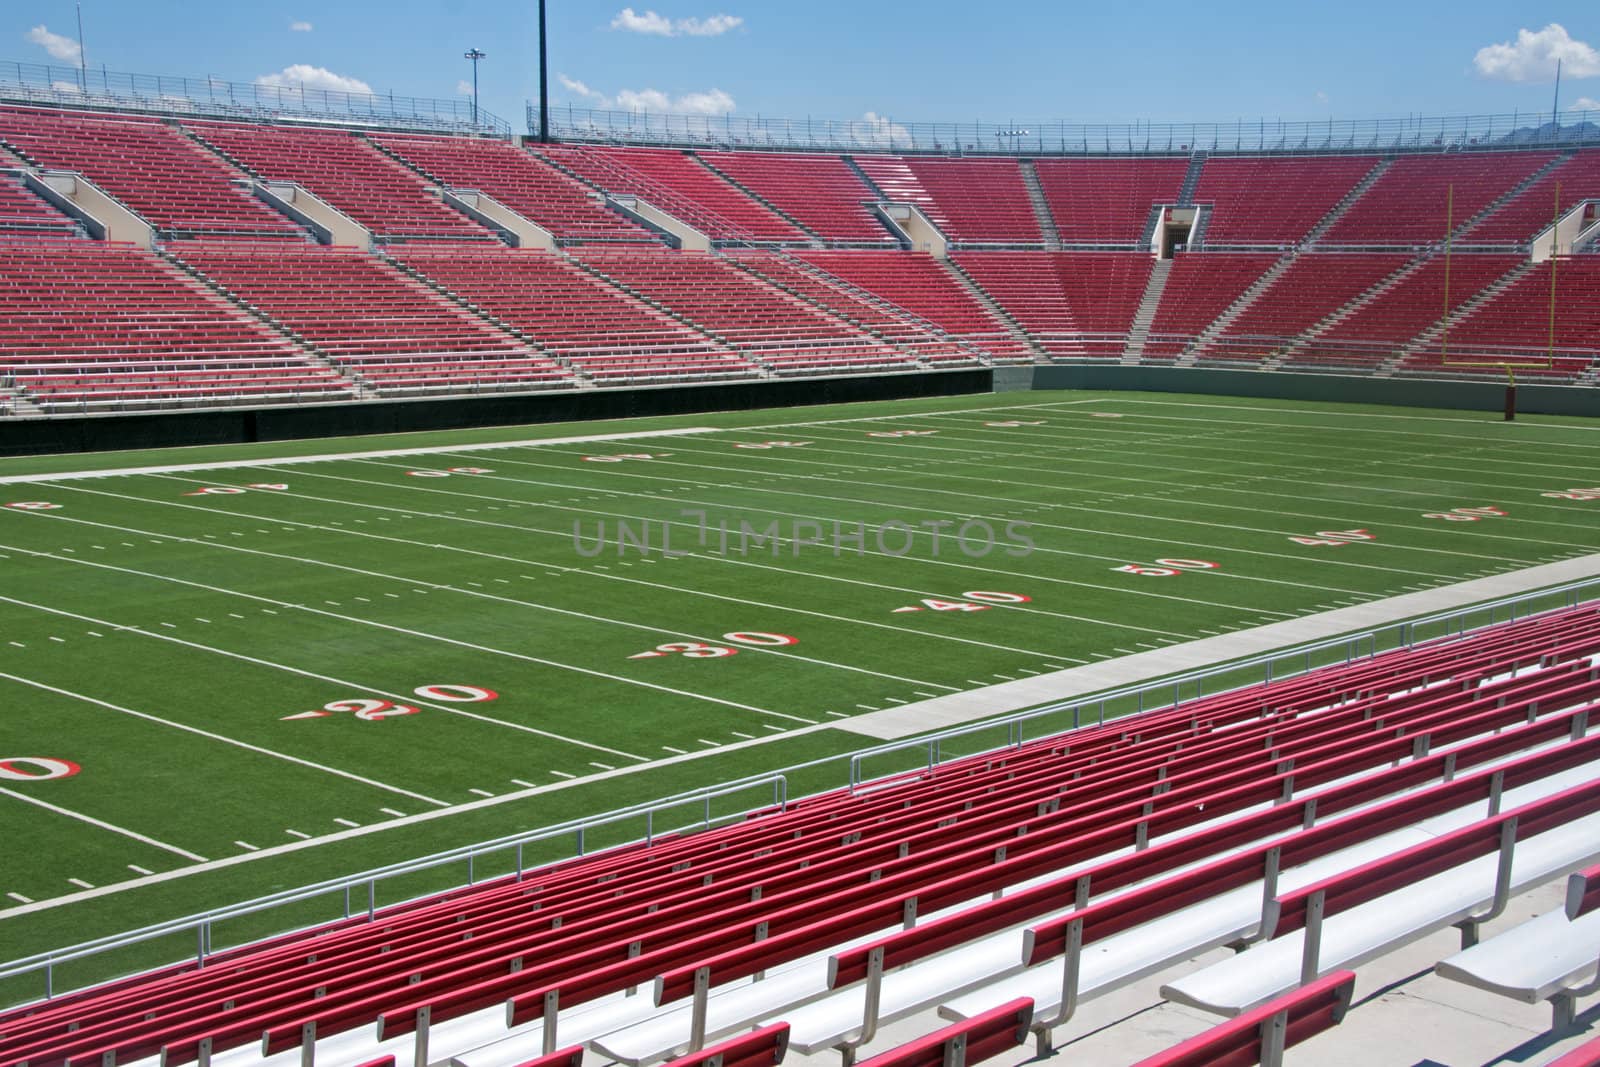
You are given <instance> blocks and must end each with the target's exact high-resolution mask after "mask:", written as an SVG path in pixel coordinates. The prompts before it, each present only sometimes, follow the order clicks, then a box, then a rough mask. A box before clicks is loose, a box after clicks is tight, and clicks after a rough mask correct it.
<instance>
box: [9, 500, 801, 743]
mask: <svg viewBox="0 0 1600 1067" xmlns="http://www.w3.org/2000/svg"><path fill="white" fill-rule="evenodd" d="M17 514H23V513H21V512H18V513H17ZM29 514H34V515H48V514H51V513H50V512H31V513H29ZM80 521H81V520H80ZM91 525H101V524H99V523H93V524H91ZM169 539H171V540H174V541H193V540H194V539H192V538H169ZM194 543H196V544H208V543H209V542H206V541H194ZM6 547H11V549H12V551H15V552H20V553H22V554H24V555H29V556H35V557H38V558H40V559H53V560H56V561H58V562H61V563H71V564H75V565H77V566H81V567H94V568H97V569H99V570H107V571H115V572H117V573H120V574H131V575H134V576H135V577H139V578H149V579H152V580H154V581H158V582H169V583H171V584H173V585H181V586H187V587H189V588H192V589H203V590H205V591H206V592H208V593H216V594H218V595H219V596H231V597H238V598H240V599H242V600H251V601H255V602H257V603H261V604H272V605H274V606H275V607H278V608H285V609H289V610H292V611H301V612H305V613H306V614H308V615H321V616H324V617H326V618H330V619H336V620H338V621H339V622H343V623H350V624H353V625H356V626H367V627H371V628H373V629H377V630H385V631H388V632H389V633H397V634H404V635H405V636H407V637H416V638H420V639H422V640H425V641H436V642H438V643H440V644H445V645H451V646H454V647H456V648H464V649H467V650H469V651H472V652H482V653H486V654H488V655H493V656H504V657H506V658H507V659H514V660H519V661H521V662H524V663H537V664H539V665H540V666H543V667H551V668H554V669H555V670H560V671H569V672H571V673H574V674H582V675H586V676H588V677H591V678H604V679H605V680H607V681H611V682H620V683H622V684H623V685H628V686H635V687H638V688H640V689H652V690H655V691H658V692H663V693H671V694H673V695H674V696H681V697H688V698H689V699H691V700H699V701H703V702H705V703H708V704H719V705H722V706H723V707H729V708H736V709H738V710H740V711H750V712H755V713H756V714H758V715H771V716H773V717H775V718H780V719H788V720H790V721H792V722H801V723H808V722H810V721H811V720H810V719H805V718H802V717H800V716H798V715H790V714H788V713H786V712H781V711H773V710H771V709H770V708H759V707H756V706H755V705H753V704H741V703H739V702H738V701H735V700H724V699H723V698H721V697H714V696H706V695H705V694H703V693H691V692H688V691H687V690H683V689H674V688H673V687H672V686H668V685H660V684H658V683H656V682H645V681H640V680H639V679H637V678H625V677H623V676H622V675H618V674H611V673H609V672H607V671H600V670H595V669H593V668H591V667H579V666H576V665H574V664H570V663H561V662H559V661H557V660H550V659H544V658H543V657H540V656H530V655H527V654H525V653H522V652H512V651H510V650H508V649H502V648H494V647H492V646H489V645H480V644H477V643H476V642H473V641H465V640H462V639H460V638H456V637H447V636H445V635H443V634H435V633H429V632H427V631H425V630H414V629H411V628H409V627H406V626H396V625H394V624H392V623H386V622H379V621H377V620H375V619H363V618H360V617H359V616H355V615H343V614H340V613H339V612H337V611H328V610H326V609H325V608H314V607H311V606H310V605H308V604H294V603H291V602H289V601H287V600H278V599H276V598H274V597H267V596H260V595H258V594H256V593H246V592H242V591H240V590H237V589H226V588H223V587H222V586H217V585H210V584H207V583H205V582H195V581H190V580H189V579H187V578H175V577H173V576H172V575H169V574H158V573H156V572H154V571H142V570H139V569H137V568H135V567H118V566H115V565H113V564H108V563H97V562H95V561H93V560H87V559H75V558H73V557H71V556H61V555H57V554H55V553H53V552H35V551H33V550H31V549H26V548H20V547H15V546H6ZM436 588H440V589H445V588H449V587H447V586H438V587H436ZM560 740H569V741H570V740H571V739H570V738H561V739H560ZM572 743H573V744H582V745H584V747H586V748H593V749H599V750H601V751H606V752H611V753H612V754H614V755H619V756H626V757H627V758H629V759H642V758H643V757H642V756H637V755H634V754H633V753H630V752H622V751H619V750H617V749H609V748H604V746H601V745H594V744H589V743H587V742H578V741H573V742H572Z"/></svg>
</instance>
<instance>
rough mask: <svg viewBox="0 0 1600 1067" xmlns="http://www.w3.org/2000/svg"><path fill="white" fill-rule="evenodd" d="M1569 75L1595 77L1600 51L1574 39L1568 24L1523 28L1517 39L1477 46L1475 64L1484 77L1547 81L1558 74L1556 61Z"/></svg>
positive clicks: (1503, 79) (1598, 71) (1507, 80)
mask: <svg viewBox="0 0 1600 1067" xmlns="http://www.w3.org/2000/svg"><path fill="white" fill-rule="evenodd" d="M1557 60H1560V61H1561V73H1562V74H1563V75H1564V76H1566V77H1568V78H1592V77H1594V76H1595V75H1597V74H1600V52H1596V51H1595V50H1594V48H1593V47H1591V46H1590V45H1589V44H1587V43H1586V42H1583V41H1574V40H1573V39H1572V38H1571V37H1570V36H1569V35H1568V34H1567V29H1566V27H1565V26H1563V25H1561V24H1560V23H1559V22H1552V23H1551V24H1550V25H1548V26H1546V27H1545V28H1544V29H1542V30H1538V31H1534V30H1530V29H1527V28H1526V27H1524V28H1523V29H1520V30H1518V31H1517V39H1516V40H1515V41H1501V42H1500V43H1499V44H1491V45H1488V46H1486V47H1484V48H1480V49H1478V54H1477V55H1476V56H1474V57H1473V59H1472V65H1473V66H1474V67H1476V68H1477V69H1478V73H1479V74H1480V75H1482V76H1483V77H1485V78H1492V79H1494V80H1495V81H1503V82H1544V81H1552V80H1554V78H1555V76H1556V61H1557Z"/></svg>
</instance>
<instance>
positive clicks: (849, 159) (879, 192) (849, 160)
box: [839, 156, 894, 200]
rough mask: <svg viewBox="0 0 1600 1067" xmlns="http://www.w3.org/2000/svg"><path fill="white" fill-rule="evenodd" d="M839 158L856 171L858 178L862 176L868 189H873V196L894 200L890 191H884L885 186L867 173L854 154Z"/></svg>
mask: <svg viewBox="0 0 1600 1067" xmlns="http://www.w3.org/2000/svg"><path fill="white" fill-rule="evenodd" d="M839 158H840V159H842V160H844V165H845V166H847V167H849V168H850V169H851V170H852V171H854V172H855V176H856V177H857V178H860V179H861V181H862V183H863V184H864V185H866V187H867V188H868V189H871V190H872V195H873V196H875V197H877V198H878V199H879V200H893V199H894V197H892V196H890V195H889V194H888V193H886V192H884V191H883V187H882V186H880V185H879V184H878V183H877V182H875V181H873V180H872V179H871V178H870V177H869V176H868V175H867V172H866V171H864V170H862V169H861V164H859V163H857V162H856V160H855V157H854V156H840V157H839Z"/></svg>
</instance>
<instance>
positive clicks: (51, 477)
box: [0, 426, 722, 485]
mask: <svg viewBox="0 0 1600 1067" xmlns="http://www.w3.org/2000/svg"><path fill="white" fill-rule="evenodd" d="M721 432H722V431H721V430H719V429H718V428H717V427H715V426H688V427H684V428H682V429H677V430H639V431H637V432H634V433H596V434H587V435H585V436H582V437H545V438H537V439H534V440H531V441H491V442H488V443H486V444H478V445H449V446H445V445H434V446H430V447H428V448H389V449H384V450H382V451H378V452H332V453H325V454H322V455H315V456H282V457H277V458H269V457H261V458H259V459H230V460H222V461H219V462H216V463H174V464H170V465H167V466H157V467H118V468H116V469H113V470H103V471H67V472H63V473H60V474H14V475H11V476H9V477H0V485H21V484H23V483H26V482H64V481H76V480H78V479H81V478H120V477H123V476H125V475H130V474H182V473H185V472H187V471H222V470H234V469H237V468H240V467H269V466H272V467H281V466H288V465H289V464H294V463H331V462H334V461H336V460H348V459H394V458H397V457H400V456H434V455H440V454H443V453H448V452H491V451H494V450H495V449H501V448H533V447H537V446H539V445H584V444H592V443H595V442H599V441H632V440H636V439H638V438H643V437H682V436H684V435H686V434H700V433H721Z"/></svg>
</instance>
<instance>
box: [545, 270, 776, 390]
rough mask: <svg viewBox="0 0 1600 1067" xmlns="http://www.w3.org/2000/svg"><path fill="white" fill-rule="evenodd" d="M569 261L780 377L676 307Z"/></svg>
mask: <svg viewBox="0 0 1600 1067" xmlns="http://www.w3.org/2000/svg"><path fill="white" fill-rule="evenodd" d="M567 260H568V262H570V263H571V264H572V265H573V266H575V267H577V268H578V269H579V270H581V271H583V272H584V273H586V274H589V275H591V276H592V277H595V278H598V279H599V280H600V281H602V282H604V283H605V284H606V285H608V286H610V287H611V288H613V289H615V290H617V291H618V292H621V293H626V294H627V295H628V296H629V298H631V299H633V300H637V301H639V302H640V303H641V304H645V305H648V306H649V307H652V308H654V309H655V310H656V311H658V312H660V313H661V314H663V315H665V316H667V317H668V318H670V319H672V320H673V321H674V322H679V323H682V324H683V325H684V326H685V327H687V328H688V329H691V330H693V331H694V332H695V333H697V334H699V335H700V336H701V337H704V338H707V339H708V340H710V341H712V342H714V343H715V344H716V345H718V346H719V347H721V348H723V349H725V350H727V351H729V352H732V353H733V354H734V355H736V356H739V357H740V358H741V359H744V360H748V361H749V362H750V363H752V364H754V365H755V366H756V367H757V368H759V369H760V371H761V377H763V378H776V377H778V375H777V374H776V373H775V372H774V371H773V370H772V368H770V367H769V366H768V365H767V364H766V363H763V362H762V361H760V360H759V359H757V358H756V357H755V356H754V355H752V354H751V353H750V352H747V351H745V350H744V349H741V348H740V347H739V346H738V345H736V344H734V343H733V342H731V341H729V340H728V339H727V338H725V337H723V336H722V335H721V334H718V333H716V332H715V331H713V330H709V329H707V328H706V327H705V326H702V325H701V324H700V323H698V322H696V321H695V320H694V319H691V318H689V317H688V316H687V315H684V314H683V313H682V312H680V311H678V310H677V309H676V308H674V307H672V306H670V305H668V304H663V303H662V302H661V301H659V300H657V299H655V298H654V297H652V296H650V295H649V294H648V293H644V292H641V291H639V290H638V289H635V288H633V287H632V286H631V285H628V284H627V283H626V282H623V281H621V280H620V279H618V278H613V277H612V276H611V275H609V274H607V273H606V272H605V271H603V270H601V269H600V268H599V267H597V266H595V265H594V264H593V263H589V262H587V261H585V260H582V259H579V258H578V257H576V256H568V257H567ZM731 261H732V260H731V258H730V262H731ZM762 281H764V282H765V281H766V279H765V278H763V279H762ZM767 284H768V285H771V284H772V283H771V282H767Z"/></svg>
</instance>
